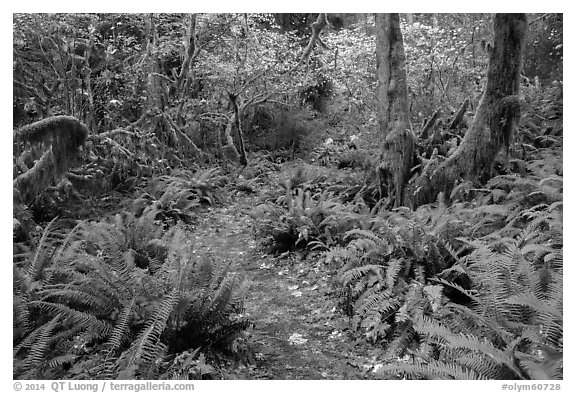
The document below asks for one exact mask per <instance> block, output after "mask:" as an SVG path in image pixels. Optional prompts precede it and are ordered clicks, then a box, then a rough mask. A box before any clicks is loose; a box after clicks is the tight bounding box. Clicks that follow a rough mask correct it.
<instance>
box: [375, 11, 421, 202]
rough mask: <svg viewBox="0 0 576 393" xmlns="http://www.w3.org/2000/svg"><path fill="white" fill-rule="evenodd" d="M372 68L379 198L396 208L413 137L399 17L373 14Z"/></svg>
mask: <svg viewBox="0 0 576 393" xmlns="http://www.w3.org/2000/svg"><path fill="white" fill-rule="evenodd" d="M376 67H377V74H378V99H379V105H380V111H379V112H380V113H379V123H380V133H381V136H382V141H383V142H382V143H381V151H382V159H381V163H380V166H379V178H380V196H381V197H388V198H389V204H393V205H394V206H399V205H400V204H401V203H402V192H403V188H404V185H405V183H406V181H407V179H408V175H409V172H410V168H411V166H412V156H413V151H414V136H413V134H412V131H411V129H410V124H409V121H408V89H407V85H406V56H405V53H404V43H403V42H402V32H401V31H400V15H399V14H376Z"/></svg>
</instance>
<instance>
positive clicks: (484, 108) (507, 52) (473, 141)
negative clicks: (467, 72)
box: [407, 14, 527, 207]
mask: <svg viewBox="0 0 576 393" xmlns="http://www.w3.org/2000/svg"><path fill="white" fill-rule="evenodd" d="M526 29H527V21H526V15H525V14H496V15H495V17H494V46H493V47H491V46H490V45H487V47H488V71H487V75H488V77H487V80H486V86H485V88H484V93H483V95H482V98H481V100H480V103H479V104H478V108H477V110H476V114H475V116H474V121H473V122H472V125H471V126H470V128H469V129H468V131H467V132H466V135H465V136H464V139H463V140H462V143H461V144H460V146H459V147H458V149H457V150H456V151H455V152H454V153H453V154H452V155H451V156H450V157H449V158H448V159H447V160H446V161H444V162H443V163H442V164H441V165H440V166H439V167H438V168H437V169H436V170H435V171H433V172H432V175H431V176H429V175H426V174H422V175H421V176H420V177H419V178H418V179H416V180H415V181H414V182H413V184H412V185H411V187H410V188H411V190H410V192H409V193H410V194H411V198H410V199H411V203H410V204H411V205H412V206H413V207H416V206H419V205H422V204H424V203H428V202H431V201H433V200H435V199H436V198H437V195H438V193H439V192H443V193H444V195H445V197H446V196H448V195H450V192H451V191H452V189H453V188H454V186H455V184H456V183H457V182H459V181H476V182H478V181H479V182H485V181H486V180H488V179H489V178H490V176H491V172H492V167H493V164H494V160H495V159H496V155H497V154H498V153H499V152H500V151H501V150H502V149H506V151H507V149H508V148H509V146H510V144H511V142H512V140H513V137H514V132H515V129H516V128H517V125H518V120H519V119H520V103H521V101H520V97H519V96H518V91H519V87H520V70H521V68H522V53H523V46H524V38H525V36H526ZM407 197H410V195H407Z"/></svg>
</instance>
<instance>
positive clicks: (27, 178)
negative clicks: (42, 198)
mask: <svg viewBox="0 0 576 393" xmlns="http://www.w3.org/2000/svg"><path fill="white" fill-rule="evenodd" d="M87 137H88V129H87V128H86V126H85V125H84V124H82V123H81V122H80V121H79V120H78V119H76V118H75V117H72V116H54V117H49V118H47V119H43V120H40V121H37V122H34V123H32V124H29V125H26V126H24V127H22V128H20V129H19V130H18V131H17V132H16V134H15V139H16V140H17V141H20V142H27V143H30V144H42V145H43V146H44V147H45V149H46V151H45V152H44V154H43V155H42V157H41V158H40V159H39V160H38V161H37V162H36V164H35V165H34V166H33V167H32V168H30V170H28V171H26V172H25V173H23V174H21V175H19V176H18V177H17V178H16V179H14V183H13V185H14V189H15V194H14V197H15V199H17V200H19V201H22V202H29V201H30V200H32V199H33V198H34V197H36V196H37V195H38V194H39V193H40V192H42V191H43V190H44V189H45V188H46V187H48V186H50V185H51V184H53V182H54V181H55V180H57V179H59V178H60V177H61V176H62V175H63V174H64V173H66V171H68V168H70V167H71V166H72V165H74V164H75V162H76V160H77V159H78V152H79V149H80V146H82V145H83V144H84V141H85V140H86V138H87Z"/></svg>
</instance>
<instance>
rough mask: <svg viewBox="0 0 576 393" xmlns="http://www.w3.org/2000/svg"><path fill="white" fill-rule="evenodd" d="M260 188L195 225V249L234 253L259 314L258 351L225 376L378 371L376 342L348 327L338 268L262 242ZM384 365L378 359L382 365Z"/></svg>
mask: <svg viewBox="0 0 576 393" xmlns="http://www.w3.org/2000/svg"><path fill="white" fill-rule="evenodd" d="M257 204H258V196H257V195H255V194H251V195H246V194H244V193H239V194H236V195H235V197H234V200H233V201H232V202H231V203H229V204H226V206H223V207H213V208H210V209H208V210H207V211H205V212H204V213H203V214H202V216H201V218H200V222H199V223H198V225H197V226H196V229H195V231H194V232H193V233H191V236H192V240H193V242H194V244H195V247H194V249H195V251H194V253H195V254H196V255H197V256H198V257H200V258H203V257H210V258H213V260H215V261H216V262H219V263H226V262H228V261H230V260H231V261H232V264H231V271H232V272H235V273H236V274H239V275H241V276H242V277H243V278H244V291H245V294H246V298H245V304H244V305H245V314H246V316H248V317H249V318H250V319H251V321H252V322H253V324H254V325H253V327H252V328H250V329H249V330H248V331H247V332H246V341H247V344H248V347H249V350H250V352H251V353H252V355H253V356H251V357H252V358H253V359H252V361H248V362H247V363H248V364H238V365H236V367H231V368H230V369H229V370H227V371H226V372H224V374H225V375H224V377H225V378H226V379H274V380H278V379H280V380H281V379H303V380H304V379H308V380H310V379H314V380H317V379H373V378H376V377H377V375H376V374H375V373H374V372H373V370H374V368H375V366H376V363H377V353H378V352H379V351H378V350H377V349H375V347H374V346H371V345H369V344H368V343H367V342H365V341H364V340H363V339H355V338H354V337H352V336H351V335H348V334H347V332H346V331H343V330H344V328H345V327H346V326H347V318H346V317H344V316H343V315H342V314H341V312H340V311H339V310H338V309H337V305H336V303H335V301H334V299H331V298H330V297H329V296H328V295H329V294H330V292H331V291H332V289H331V284H330V279H331V274H330V272H329V269H328V266H324V265H323V262H322V261H313V260H312V261H311V260H310V259H301V258H300V257H299V256H298V255H296V254H294V253H292V254H283V255H280V256H273V255H270V254H266V253H265V252H264V251H262V250H261V249H259V247H258V244H257V241H256V239H255V236H254V229H253V223H252V218H251V217H250V211H251V209H253V208H254V207H255V206H256V205H257ZM376 367H377V366H376Z"/></svg>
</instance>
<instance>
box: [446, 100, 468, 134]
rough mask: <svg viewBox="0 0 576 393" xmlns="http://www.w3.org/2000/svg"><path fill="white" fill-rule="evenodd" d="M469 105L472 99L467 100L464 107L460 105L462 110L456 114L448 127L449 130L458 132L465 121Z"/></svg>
mask: <svg viewBox="0 0 576 393" xmlns="http://www.w3.org/2000/svg"><path fill="white" fill-rule="evenodd" d="M469 105H470V98H466V99H465V100H464V102H463V103H462V105H460V109H458V112H456V115H455V116H454V119H453V120H452V121H451V122H450V126H449V127H448V129H449V130H458V129H459V128H460V125H461V124H462V120H464V114H465V113H466V111H467V110H468V106H469Z"/></svg>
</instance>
